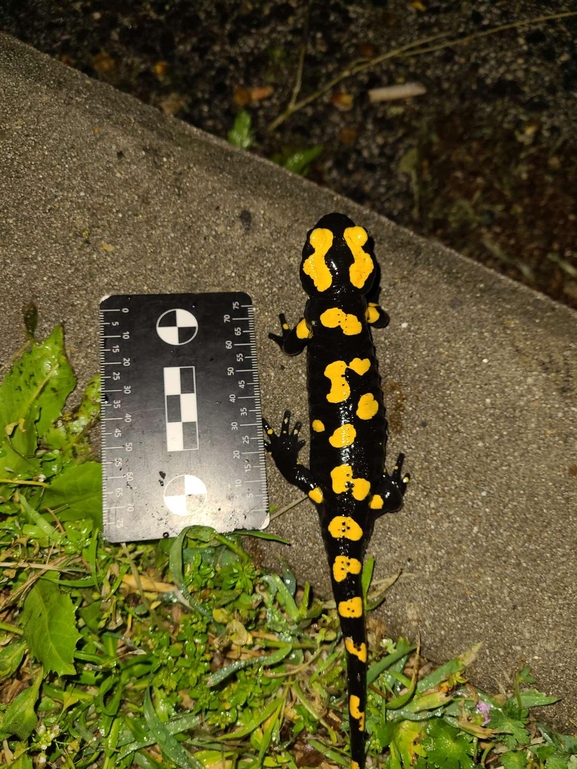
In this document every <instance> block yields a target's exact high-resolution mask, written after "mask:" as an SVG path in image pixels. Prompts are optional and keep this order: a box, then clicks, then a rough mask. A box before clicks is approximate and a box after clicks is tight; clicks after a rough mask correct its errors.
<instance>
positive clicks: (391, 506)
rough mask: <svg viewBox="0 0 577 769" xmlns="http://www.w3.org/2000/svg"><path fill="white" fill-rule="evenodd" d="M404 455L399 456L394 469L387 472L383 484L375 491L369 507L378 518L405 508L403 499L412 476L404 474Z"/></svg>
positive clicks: (382, 480) (384, 474)
mask: <svg viewBox="0 0 577 769" xmlns="http://www.w3.org/2000/svg"><path fill="white" fill-rule="evenodd" d="M404 459H405V455H404V454H399V456H398V457H397V461H396V463H395V466H394V468H393V472H392V473H391V474H390V475H389V473H388V472H387V471H386V470H385V472H384V473H383V477H382V479H381V482H380V483H379V485H378V486H377V488H376V489H375V491H374V494H373V496H372V497H371V500H370V502H369V507H370V508H371V510H372V511H373V512H374V513H375V515H376V516H379V515H383V513H396V512H397V511H398V510H400V509H401V507H402V506H403V497H404V496H405V491H406V490H407V486H408V483H409V480H410V478H411V476H410V475H409V474H408V473H403V461H404Z"/></svg>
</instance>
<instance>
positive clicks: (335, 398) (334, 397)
mask: <svg viewBox="0 0 577 769" xmlns="http://www.w3.org/2000/svg"><path fill="white" fill-rule="evenodd" d="M370 367H371V361H370V360H369V359H368V358H353V360H352V361H351V362H350V363H348V364H347V363H345V362H344V360H335V361H333V362H332V363H329V365H328V366H327V367H326V368H325V376H326V377H327V379H330V382H331V389H330V392H329V394H328V395H327V400H328V402H329V403H342V402H343V401H346V399H347V398H348V397H349V395H350V394H351V388H350V387H349V383H348V382H347V380H346V378H345V372H346V370H347V369H348V368H350V369H352V370H353V371H354V372H355V373H356V374H359V376H362V375H363V374H366V373H367V371H368V370H369V369H370Z"/></svg>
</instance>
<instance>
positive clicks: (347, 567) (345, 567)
mask: <svg viewBox="0 0 577 769" xmlns="http://www.w3.org/2000/svg"><path fill="white" fill-rule="evenodd" d="M362 568H363V565H362V563H361V562H360V561H359V559H358V558H348V557H347V556H346V555H337V557H336V558H335V561H334V563H333V577H334V578H335V580H336V581H337V582H342V581H343V580H345V579H346V578H347V575H348V574H360V573H361V569H362Z"/></svg>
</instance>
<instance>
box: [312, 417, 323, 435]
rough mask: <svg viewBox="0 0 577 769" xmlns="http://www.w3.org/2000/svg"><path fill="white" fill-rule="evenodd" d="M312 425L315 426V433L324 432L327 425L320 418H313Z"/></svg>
mask: <svg viewBox="0 0 577 769" xmlns="http://www.w3.org/2000/svg"><path fill="white" fill-rule="evenodd" d="M311 427H312V428H313V430H314V431H315V433H322V432H324V429H325V426H324V424H323V423H322V422H321V420H320V419H313V422H312V425H311Z"/></svg>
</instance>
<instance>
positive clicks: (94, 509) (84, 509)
mask: <svg viewBox="0 0 577 769" xmlns="http://www.w3.org/2000/svg"><path fill="white" fill-rule="evenodd" d="M42 506H43V507H49V508H50V509H51V510H55V509H58V518H59V520H60V521H63V522H64V521H76V520H79V519H81V518H91V519H92V520H93V521H94V522H95V523H96V524H97V525H98V526H100V525H101V521H102V471H101V466H100V463H99V462H90V461H88V462H83V463H82V464H80V465H78V464H72V465H69V466H68V467H65V468H64V469H63V470H62V472H61V473H60V474H59V475H58V477H56V478H55V479H54V480H53V481H52V483H51V484H50V488H48V489H46V492H45V493H44V497H43V499H42Z"/></svg>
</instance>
